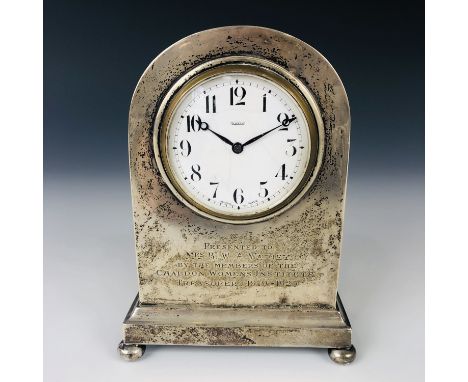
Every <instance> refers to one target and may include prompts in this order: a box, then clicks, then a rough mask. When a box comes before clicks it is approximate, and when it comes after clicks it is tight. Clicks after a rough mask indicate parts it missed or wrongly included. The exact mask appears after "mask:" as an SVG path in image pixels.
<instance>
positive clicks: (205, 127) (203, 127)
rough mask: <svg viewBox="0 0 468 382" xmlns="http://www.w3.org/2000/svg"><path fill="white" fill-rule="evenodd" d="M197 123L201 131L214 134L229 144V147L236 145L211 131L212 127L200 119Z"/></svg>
mask: <svg viewBox="0 0 468 382" xmlns="http://www.w3.org/2000/svg"><path fill="white" fill-rule="evenodd" d="M195 122H196V123H197V124H198V128H199V130H208V131H209V132H211V133H213V134H214V135H216V136H217V137H218V138H219V139H221V140H222V141H223V142H225V143H227V144H228V145H229V146H231V147H232V145H234V143H232V142H231V141H230V140H229V139H227V138H226V137H224V136H222V135H221V134H219V133H217V132H216V131H213V130H211V129H210V125H209V124H208V122H203V121H202V120H201V118H200V117H198V118H197V119H196V120H195Z"/></svg>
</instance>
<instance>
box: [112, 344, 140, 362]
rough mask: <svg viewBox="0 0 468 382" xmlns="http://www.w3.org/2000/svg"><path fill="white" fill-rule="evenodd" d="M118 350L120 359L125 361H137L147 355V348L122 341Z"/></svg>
mask: <svg viewBox="0 0 468 382" xmlns="http://www.w3.org/2000/svg"><path fill="white" fill-rule="evenodd" d="M118 350H119V354H120V357H122V359H124V360H125V361H136V360H138V359H140V358H141V357H142V356H143V354H145V350H146V346H145V345H134V344H125V343H124V342H123V341H120V344H119V348H118Z"/></svg>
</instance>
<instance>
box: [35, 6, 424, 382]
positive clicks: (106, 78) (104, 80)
mask: <svg viewBox="0 0 468 382" xmlns="http://www.w3.org/2000/svg"><path fill="white" fill-rule="evenodd" d="M44 17H45V18H44V175H45V182H44V353H45V355H44V358H45V361H44V362H45V364H44V366H45V369H44V374H45V380H46V381H60V382H62V381H83V380H86V381H103V380H104V381H105V380H113V381H120V380H122V381H128V380H129V379H133V380H142V381H150V380H155V379H158V380H165V381H166V380H168V381H169V380H174V381H185V380H197V381H215V380H227V381H229V380H245V381H254V380H255V381H258V380H269V381H272V380H298V381H302V380H304V381H305V380H320V381H335V380H336V381H338V380H342V379H344V378H346V379H347V380H350V381H354V380H356V381H375V380H379V381H395V380H399V381H422V380H423V379H424V273H423V272H424V244H423V240H424V170H423V164H424V82H423V81H424V45H423V39H424V20H423V17H424V4H423V3H422V2H411V3H406V2H398V1H393V2H386V3H382V2H365V1H361V2H333V1H330V2H315V1H308V2H299V1H292V0H291V1H249V2H244V1H236V2H215V1H208V0H207V1H203V2H186V1H178V2H154V1H153V2H143V1H131V2H130V1H125V2H124V1H107V2H106V1H87V2H86V1H66V2H62V1H46V2H45V4H44ZM236 24H249V25H261V26H266V27H271V28H275V29H278V30H281V31H284V32H287V33H289V34H292V35H294V36H296V37H298V38H300V39H302V40H304V41H306V42H307V43H309V44H310V45H312V46H314V47H315V48H316V49H318V50H319V51H320V52H321V53H322V54H324V55H325V57H326V58H327V59H328V60H329V61H330V62H331V63H332V65H333V66H334V67H335V69H336V70H337V72H338V73H339V75H340V77H341V79H342V80H343V83H344V85H345V87H346V90H347V93H348V96H349V100H350V104H351V115H352V128H351V154H350V174H349V187H348V199H347V204H346V216H345V231H344V246H343V258H342V264H341V276H340V286H339V291H340V294H341V296H342V298H343V302H344V304H345V307H346V308H347V311H348V315H349V318H350V320H351V323H352V325H353V342H354V344H355V345H356V348H357V351H358V358H357V359H356V361H355V363H353V364H352V365H349V366H348V367H339V366H337V365H335V364H333V363H332V362H331V361H329V359H328V355H327V354H326V351H325V350H314V349H233V348H222V349H221V348H190V347H186V348H184V347H159V348H158V347H152V348H149V349H148V350H147V354H146V355H145V357H144V358H143V359H142V360H141V361H139V362H137V363H125V362H123V361H121V360H120V359H119V358H118V354H117V351H116V347H117V344H118V342H119V341H120V339H121V338H120V336H121V323H122V320H123V318H124V316H125V314H126V312H127V310H128V308H129V306H130V303H131V301H132V299H133V298H134V296H135V294H136V291H137V278H136V267H135V252H134V247H133V246H134V242H133V233H132V217H131V204H130V191H129V181H128V156H127V116H128V108H129V103H130V99H131V95H132V92H133V89H134V87H135V86H136V83H137V81H138V78H139V76H140V75H141V73H142V72H143V70H144V69H145V68H146V66H147V65H148V64H149V63H150V62H151V60H152V59H153V58H154V57H155V56H156V55H157V54H158V53H159V52H161V51H162V50H163V49H165V48H166V47H167V46H169V45H170V44H172V43H174V42H175V41H177V40H178V39H180V38H183V37H185V36H186V35H189V34H191V33H194V32H197V31H199V30H204V29H208V28H212V27H216V26H223V25H236Z"/></svg>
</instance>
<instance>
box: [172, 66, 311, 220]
mask: <svg viewBox="0 0 468 382" xmlns="http://www.w3.org/2000/svg"><path fill="white" fill-rule="evenodd" d="M309 125H310V118H307V117H306V114H305V112H304V110H303V106H301V105H300V103H299V102H298V98H297V95H296V96H295V95H294V94H292V93H291V92H290V90H289V89H287V88H285V87H284V86H283V83H280V81H275V80H274V78H273V79H272V78H267V77H265V76H262V75H260V74H257V73H249V72H245V71H240V70H238V71H235V70H234V71H231V72H225V73H217V74H214V75H212V76H209V77H208V78H205V79H204V80H202V81H198V83H196V84H194V85H193V86H191V87H190V88H189V89H188V90H187V91H185V92H184V94H183V95H182V96H181V97H180V98H179V99H178V100H177V102H176V104H175V105H173V107H172V111H171V116H170V118H169V119H168V122H167V126H166V129H165V139H164V145H165V150H164V152H165V153H166V154H165V157H166V158H165V161H166V166H167V167H169V168H170V173H171V181H172V182H174V183H175V186H176V188H177V190H178V191H179V192H180V194H182V195H183V197H184V199H186V200H187V201H188V202H189V203H190V204H192V205H195V206H197V207H198V208H199V209H201V210H203V211H205V212H207V213H208V214H210V215H213V216H218V217H222V218H227V219H234V220H235V219H249V218H257V217H259V216H266V215H268V214H270V213H272V212H274V211H277V210H278V209H280V208H282V207H284V205H285V204H286V203H287V202H289V201H291V199H292V198H293V197H294V195H295V194H297V192H299V191H300V189H301V188H302V186H303V185H304V182H305V181H306V180H307V178H308V177H310V170H311V168H312V167H313V165H314V164H315V163H311V162H313V161H314V158H315V154H316V151H317V147H316V146H317V142H316V140H314V139H313V138H312V137H311V127H310V126H309Z"/></svg>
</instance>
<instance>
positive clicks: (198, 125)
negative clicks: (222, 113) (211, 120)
mask: <svg viewBox="0 0 468 382" xmlns="http://www.w3.org/2000/svg"><path fill="white" fill-rule="evenodd" d="M186 120H187V132H188V133H190V132H191V131H195V132H196V131H200V130H207V129H208V123H206V122H203V121H202V119H201V118H200V116H199V115H196V114H195V115H193V116H192V117H191V116H190V115H187V117H186Z"/></svg>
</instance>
